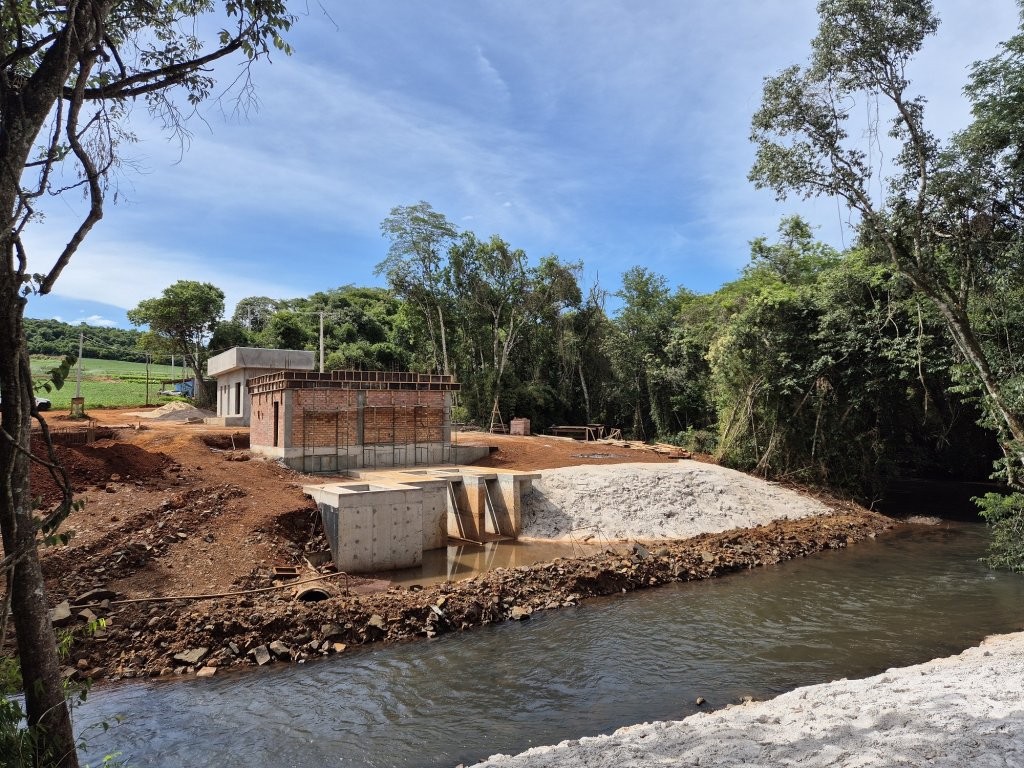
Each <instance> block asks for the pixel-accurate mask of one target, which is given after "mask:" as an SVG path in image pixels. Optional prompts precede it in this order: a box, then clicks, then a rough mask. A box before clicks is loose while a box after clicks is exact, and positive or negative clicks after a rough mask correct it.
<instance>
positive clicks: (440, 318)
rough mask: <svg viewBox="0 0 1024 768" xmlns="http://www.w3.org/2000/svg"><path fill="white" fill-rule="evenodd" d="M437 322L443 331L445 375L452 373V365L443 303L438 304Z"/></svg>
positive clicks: (442, 354) (442, 350)
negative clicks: (449, 359)
mask: <svg viewBox="0 0 1024 768" xmlns="http://www.w3.org/2000/svg"><path fill="white" fill-rule="evenodd" d="M437 322H438V325H439V326H440V331H441V359H442V361H443V363H444V369H443V371H442V372H443V373H444V375H445V376H451V375H452V369H451V365H450V364H449V362H448V334H447V332H446V331H445V327H444V311H443V310H442V309H441V305H440V304H438V305H437Z"/></svg>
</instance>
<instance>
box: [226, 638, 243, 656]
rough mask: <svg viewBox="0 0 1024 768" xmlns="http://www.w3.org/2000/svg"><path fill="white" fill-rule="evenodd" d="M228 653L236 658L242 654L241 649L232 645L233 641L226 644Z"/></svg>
mask: <svg viewBox="0 0 1024 768" xmlns="http://www.w3.org/2000/svg"><path fill="white" fill-rule="evenodd" d="M228 651H229V652H230V653H231V655H232V656H238V655H239V654H241V653H242V649H241V648H239V647H238V646H237V645H236V644H235V643H234V641H232V642H229V643H228Z"/></svg>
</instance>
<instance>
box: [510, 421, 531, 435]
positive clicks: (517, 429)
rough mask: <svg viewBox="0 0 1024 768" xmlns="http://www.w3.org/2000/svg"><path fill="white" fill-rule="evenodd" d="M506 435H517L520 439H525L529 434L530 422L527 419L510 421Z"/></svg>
mask: <svg viewBox="0 0 1024 768" xmlns="http://www.w3.org/2000/svg"><path fill="white" fill-rule="evenodd" d="M508 433H509V434H510V435H519V436H520V437H527V436H529V434H530V420H529V419H512V421H510V422H509V423H508Z"/></svg>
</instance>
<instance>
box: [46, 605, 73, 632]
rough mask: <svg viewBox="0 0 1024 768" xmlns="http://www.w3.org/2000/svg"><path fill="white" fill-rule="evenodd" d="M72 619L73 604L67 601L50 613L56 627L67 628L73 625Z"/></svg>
mask: <svg viewBox="0 0 1024 768" xmlns="http://www.w3.org/2000/svg"><path fill="white" fill-rule="evenodd" d="M71 618H72V614H71V604H70V603H69V602H68V601H67V600H65V601H64V602H63V603H59V604H57V605H56V606H55V607H54V608H53V609H52V610H51V611H50V621H52V622H53V626H55V627H66V626H67V625H68V624H70V623H71Z"/></svg>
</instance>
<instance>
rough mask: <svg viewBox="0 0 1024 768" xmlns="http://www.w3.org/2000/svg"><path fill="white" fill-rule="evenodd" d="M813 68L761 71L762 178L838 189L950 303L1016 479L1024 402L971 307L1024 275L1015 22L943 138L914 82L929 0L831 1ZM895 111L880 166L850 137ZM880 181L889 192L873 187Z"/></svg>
mask: <svg viewBox="0 0 1024 768" xmlns="http://www.w3.org/2000/svg"><path fill="white" fill-rule="evenodd" d="M818 13H819V16H820V24H819V28H818V34H817V36H816V37H815V38H814V40H813V41H812V43H811V57H810V61H809V63H808V65H807V66H806V67H799V66H793V67H789V68H788V69H785V70H783V71H782V72H781V73H779V74H778V75H775V76H774V77H769V78H767V79H766V80H765V83H764V95H763V101H762V104H761V107H760V109H759V110H758V111H757V113H756V114H755V115H754V117H753V122H752V136H751V138H752V140H753V141H754V143H755V144H756V145H757V159H756V162H755V164H754V167H753V169H752V171H751V174H750V176H751V179H752V180H753V181H754V182H755V183H756V184H757V186H759V187H767V188H770V189H773V190H774V191H775V192H776V194H777V195H778V196H779V197H780V198H784V197H785V196H786V195H788V194H798V195H802V196H805V197H809V196H815V195H831V196H835V197H838V198H839V199H841V200H843V201H844V202H845V203H846V204H847V205H848V206H849V207H850V208H851V209H852V210H853V211H855V212H856V213H857V214H858V215H859V217H860V224H861V229H862V233H863V239H864V241H865V243H866V244H867V245H870V246H872V247H876V248H878V249H879V250H881V251H882V252H883V253H885V254H886V257H887V258H888V259H889V260H890V262H891V263H892V264H893V265H894V266H895V268H896V269H897V270H899V272H901V273H902V274H903V275H905V276H906V277H907V279H909V280H910V282H911V284H912V285H913V286H914V288H915V290H916V291H918V292H919V293H920V294H921V295H923V296H925V297H927V299H928V300H930V301H931V302H932V303H933V304H934V305H935V307H936V308H937V309H938V311H939V313H940V314H941V316H942V318H943V320H944V322H945V324H946V326H947V328H948V329H949V333H950V335H951V336H952V338H953V339H954V341H955V343H956V346H957V349H958V350H959V353H960V354H961V355H962V356H963V358H964V360H966V361H967V363H968V365H969V366H970V371H971V373H972V378H973V380H974V381H975V382H976V383H977V386H978V388H979V389H980V391H981V393H982V396H983V399H984V404H985V406H986V408H987V410H988V411H989V413H990V414H991V416H992V420H993V423H994V425H995V426H996V427H997V429H998V430H999V433H1000V436H1001V440H1000V443H1001V445H1002V447H1003V450H1004V452H1005V454H1006V456H1007V463H1006V469H1007V472H1008V475H1009V478H1010V480H1011V482H1013V481H1015V480H1017V479H1019V478H1020V476H1021V472H1022V470H1024V402H1022V399H1021V397H1019V396H1017V395H1015V391H1016V390H1017V389H1018V388H1019V379H1018V380H1017V381H1015V382H1013V383H1010V382H1007V381H1006V380H1004V379H1002V378H1001V377H1000V375H999V374H998V372H997V371H996V370H994V367H993V362H992V356H991V350H990V349H986V344H985V343H984V340H983V339H982V338H980V337H979V334H978V329H977V325H976V322H975V319H974V317H972V314H973V312H972V310H973V309H974V307H975V304H976V302H977V300H978V297H979V294H980V295H982V297H985V296H987V297H990V298H991V297H993V296H998V295H999V294H1000V293H1001V292H1002V291H1004V290H1005V283H1006V281H1008V280H1009V281H1012V282H1017V281H1019V280H1020V279H1021V275H1022V271H1021V264H1020V250H1021V248H1020V245H1021V234H1022V232H1021V226H1022V221H1024V217H1022V213H1024V199H1022V197H1021V193H1020V190H1021V186H1020V184H1019V183H1018V182H1019V181H1020V170H1021V164H1020V162H1019V159H1020V157H1021V153H1022V148H1024V144H1022V143H1021V138H1022V134H1021V131H1020V128H1019V126H1020V125H1021V123H1022V119H1024V99H1022V93H1024V91H1022V89H1021V84H1022V82H1024V74H1022V73H1024V68H1022V56H1021V54H1022V52H1024V40H1022V38H1021V37H1020V35H1018V36H1017V37H1015V38H1014V39H1013V40H1011V41H1010V43H1008V44H1007V45H1006V46H1004V49H1003V52H1002V53H1001V54H1000V55H999V56H997V57H996V58H995V59H992V60H990V61H989V62H985V63H982V64H980V65H978V66H977V67H976V68H975V69H974V71H973V73H972V82H971V85H970V87H969V88H968V95H969V97H970V98H972V99H973V101H974V107H975V110H974V111H975V121H974V123H973V124H972V126H971V127H970V128H969V129H968V130H966V131H964V132H963V133H960V134H958V135H956V136H954V137H953V138H952V139H951V140H950V141H948V142H945V143H944V142H941V141H939V140H938V139H937V138H936V137H935V136H933V135H932V134H931V133H929V131H928V129H927V126H926V122H925V100H924V98H923V97H921V96H915V95H912V94H911V93H910V92H909V89H910V82H909V81H908V80H907V78H906V71H907V67H908V65H909V64H910V62H911V60H912V58H913V57H914V56H915V55H916V54H917V52H918V51H919V49H920V48H921V45H922V43H923V42H924V40H925V38H926V37H928V36H929V35H931V34H933V33H934V32H935V31H936V30H937V28H938V19H937V17H936V16H935V14H934V11H933V8H932V3H931V2H928V0H822V2H820V3H819V5H818ZM865 104H868V105H871V108H872V109H874V108H875V107H877V108H878V111H879V113H880V114H885V115H886V117H887V118H888V119H889V120H890V129H889V136H890V137H891V139H892V140H893V141H895V142H896V143H897V145H898V152H897V153H896V155H895V160H894V163H895V167H894V169H893V171H894V172H893V173H892V175H890V176H881V177H880V173H879V172H876V170H875V169H874V168H873V166H872V155H871V153H870V150H871V147H869V146H865V145H864V144H863V143H862V142H861V141H860V140H859V139H858V138H857V137H858V136H861V135H868V136H871V135H873V134H872V133H871V132H866V134H864V133H862V132H860V131H857V132H855V133H854V135H853V136H851V131H850V130H849V128H848V126H849V124H850V118H851V115H852V114H854V111H855V110H856V113H857V114H862V113H863V108H864V105H865ZM876 189H883V191H884V193H883V194H882V195H881V196H878V195H875V194H873V192H872V190H876Z"/></svg>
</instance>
